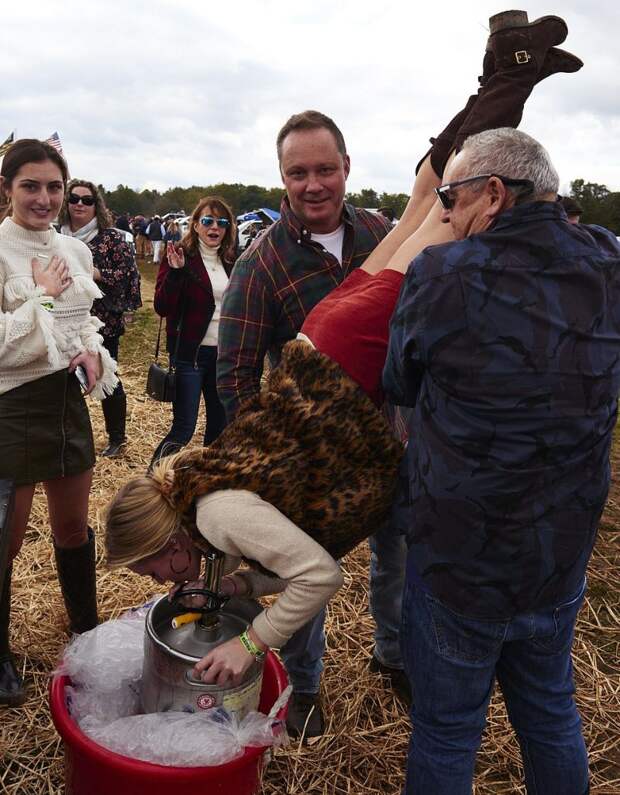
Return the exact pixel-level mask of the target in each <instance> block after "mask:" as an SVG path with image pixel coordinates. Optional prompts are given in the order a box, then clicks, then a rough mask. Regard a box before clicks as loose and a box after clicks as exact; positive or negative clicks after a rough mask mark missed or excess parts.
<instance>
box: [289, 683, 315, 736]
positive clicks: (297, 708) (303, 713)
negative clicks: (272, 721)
mask: <svg viewBox="0 0 620 795" xmlns="http://www.w3.org/2000/svg"><path fill="white" fill-rule="evenodd" d="M286 728H287V729H288V733H289V734H290V736H291V737H301V736H302V735H303V736H304V737H305V738H310V737H320V736H321V735H322V734H323V729H324V726H323V713H322V712H321V702H320V699H319V694H318V693H295V692H293V694H292V695H291V698H290V701H289V702H288V714H287V716H286Z"/></svg>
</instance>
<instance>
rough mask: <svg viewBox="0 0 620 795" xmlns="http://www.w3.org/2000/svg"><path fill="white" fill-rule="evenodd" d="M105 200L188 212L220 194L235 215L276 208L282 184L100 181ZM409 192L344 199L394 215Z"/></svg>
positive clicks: (122, 206) (128, 208) (143, 209)
mask: <svg viewBox="0 0 620 795" xmlns="http://www.w3.org/2000/svg"><path fill="white" fill-rule="evenodd" d="M99 188H100V190H101V191H102V193H103V195H104V197H105V200H106V204H107V205H108V207H109V208H110V209H111V210H114V212H117V213H128V214H129V215H144V216H147V217H151V216H153V215H155V214H158V215H164V214H165V213H167V212H172V211H176V210H184V211H185V212H186V213H188V214H189V213H190V212H191V211H192V210H193V209H194V207H195V206H196V205H197V204H198V202H199V200H200V199H201V198H202V197H203V196H209V195H214V196H221V197H222V199H224V200H225V201H226V202H228V204H230V206H231V207H232V209H233V212H234V213H235V215H240V214H241V213H245V212H248V211H249V210H255V209H256V208H257V207H270V208H271V209H272V210H279V209H280V202H281V201H282V197H283V196H284V188H262V187H260V186H259V185H241V184H239V183H233V184H228V183H225V182H221V183H218V184H217V185H205V186H200V185H192V187H191V188H169V189H168V190H166V191H164V192H163V193H160V192H159V191H157V190H143V191H136V190H133V188H129V187H127V185H118V186H117V187H116V189H115V190H111V191H109V190H106V189H105V188H104V187H103V186H102V185H100V186H99ZM408 199H409V196H407V195H406V194H405V193H377V192H376V191H374V190H372V189H364V190H362V191H360V192H359V193H347V195H346V200H347V201H348V202H350V203H351V204H353V205H355V206H356V207H392V208H393V210H394V212H395V213H396V215H397V216H400V215H401V214H402V212H403V210H404V209H405V205H406V204H407V201H408Z"/></svg>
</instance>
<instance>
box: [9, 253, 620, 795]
mask: <svg viewBox="0 0 620 795" xmlns="http://www.w3.org/2000/svg"><path fill="white" fill-rule="evenodd" d="M142 273H143V301H144V307H143V308H142V309H141V310H140V311H139V312H138V313H137V315H136V319H135V321H134V323H133V324H132V325H131V326H130V327H129V329H128V333H127V334H126V335H125V338H124V339H123V343H122V347H121V354H120V363H121V368H120V370H121V374H122V379H123V382H124V384H125V390H126V392H127V394H128V406H129V416H128V437H129V444H128V448H127V452H126V454H125V456H124V457H123V458H121V459H118V460H113V461H108V460H105V459H98V460H97V465H96V468H95V479H94V484H93V491H92V502H91V523H92V525H93V526H94V528H95V530H96V532H97V533H98V544H99V554H100V560H99V571H98V588H99V602H100V615H101V618H102V619H108V618H111V617H114V616H117V615H119V614H120V613H121V612H122V611H123V610H125V609H126V608H128V607H130V606H134V605H137V604H141V603H143V602H144V601H145V600H146V599H147V598H148V597H149V596H151V595H152V594H153V593H157V592H158V591H157V589H156V588H155V586H154V584H152V583H151V582H150V581H147V580H145V579H142V578H139V577H137V576H135V575H132V574H131V573H129V572H127V571H122V572H109V571H107V570H106V569H105V566H104V563H103V560H102V559H101V551H102V547H101V535H102V533H101V531H102V513H103V510H104V507H105V505H106V503H107V501H108V500H109V498H110V497H111V495H112V494H113V493H114V491H115V489H116V488H118V486H119V485H120V484H121V483H122V482H123V481H124V480H125V479H126V478H128V477H129V476H130V475H131V474H133V473H138V472H141V471H143V470H144V469H145V468H146V465H147V464H148V462H149V460H150V457H151V455H152V452H153V450H154V448H155V446H156V445H157V443H158V442H159V440H160V439H161V438H162V436H163V435H164V434H165V432H166V431H167V429H168V424H169V420H170V407H169V406H167V405H160V404H157V403H154V402H152V401H150V400H149V399H147V398H146V397H145V396H144V384H145V377H146V371H147V366H148V362H149V361H150V357H151V355H152V351H153V348H154V341H155V336H156V333H157V323H156V317H155V315H154V313H153V310H152V292H153V282H154V275H155V274H154V269H153V266H152V265H148V264H147V265H145V266H143V268H142ZM91 409H92V411H91V414H92V418H93V426H94V429H95V440H96V446H97V449H98V450H100V449H101V448H102V447H103V446H104V444H105V439H104V433H103V423H102V415H101V409H100V407H99V406H98V405H97V404H96V403H95V402H94V401H93V402H91ZM200 434H201V428H200V427H199V428H198V433H197V437H196V439H197V440H198V441H199V439H200V438H201V436H200ZM613 464H614V470H615V473H616V477H617V478H619V480H618V482H614V485H613V488H612V491H611V494H610V498H609V502H608V505H607V509H606V511H605V514H604V517H603V522H602V526H601V531H600V537H599V540H598V544H597V547H596V551H595V553H594V556H593V558H592V561H591V565H590V570H589V595H588V598H587V602H586V605H585V607H584V609H583V610H582V613H581V615H580V618H579V621H578V627H577V637H576V642H575V655H574V658H575V669H576V679H577V700H578V703H579V706H580V709H581V712H582V716H583V720H584V731H585V735H586V741H587V744H588V748H589V751H590V759H591V771H592V793H594V794H595V795H617V793H618V792H620V750H619V746H620V733H619V731H618V727H619V726H620V656H619V647H620V555H619V546H618V542H619V538H620V443H616V445H615V448H614V452H613ZM51 550H52V547H51V538H50V533H49V529H48V522H47V516H46V508H45V502H44V500H43V499H42V493H41V492H40V491H37V496H36V501H35V506H34V510H33V513H32V517H31V523H30V528H29V531H28V535H27V538H26V543H25V545H24V548H23V550H22V554H21V555H20V557H19V559H18V561H17V563H16V567H15V573H14V593H13V620H12V645H13V649H14V652H15V654H16V658H17V661H18V663H19V665H20V668H21V670H22V672H23V674H24V678H25V680H26V682H27V683H28V686H29V699H28V701H27V703H26V705H25V707H23V708H21V709H19V710H17V709H15V710H9V709H4V710H2V708H1V707H0V710H1V711H0V760H1V761H0V793H6V794H7V795H43V793H49V795H56V794H57V793H62V792H64V784H63V753H62V745H61V742H60V739H59V737H58V736H57V734H56V732H55V730H54V727H53V725H52V723H51V719H50V716H49V711H48V707H47V685H48V681H49V676H50V673H51V672H52V671H53V669H54V667H55V665H56V662H57V659H58V656H59V654H60V653H61V651H62V648H63V646H64V645H65V643H66V642H67V639H68V637H67V632H66V617H65V614H64V609H63V607H62V601H61V597H60V592H59V588H58V583H57V579H56V573H55V569H54V563H53V555H52V551H51ZM344 572H345V579H346V582H345V586H344V587H343V588H342V590H341V591H340V593H339V594H338V595H337V597H336V598H334V600H333V601H332V602H331V604H330V605H329V609H328V621H327V653H326V656H325V674H324V678H323V691H322V697H323V702H324V708H325V714H326V717H327V724H328V725H327V732H326V734H325V736H324V737H322V738H320V739H319V740H317V741H316V742H315V743H314V744H312V745H310V746H308V747H300V746H298V745H296V744H291V745H289V746H288V748H286V749H282V750H280V751H278V752H277V753H276V755H275V758H274V759H273V761H272V762H271V764H270V765H269V767H268V768H267V771H266V773H265V776H264V781H263V788H262V790H261V792H262V795H398V793H400V791H401V787H402V782H403V771H404V766H405V756H406V749H407V742H408V737H409V722H408V718H407V716H406V714H405V713H404V711H403V709H402V708H401V706H400V705H399V704H398V703H397V702H395V701H394V699H393V697H392V695H391V692H390V691H389V690H387V689H385V687H384V686H383V683H382V682H381V680H380V679H377V677H376V675H372V674H369V673H368V671H367V666H368V661H369V658H370V653H371V649H372V622H371V620H370V618H369V616H368V609H367V587H366V583H367V576H368V550H367V547H366V546H365V545H364V546H362V547H360V548H358V549H357V550H356V551H355V552H354V553H353V554H352V555H350V556H348V557H347V558H346V560H345V561H344ZM520 781H521V769H520V761H519V752H518V748H517V745H516V743H515V741H514V738H513V735H512V732H511V730H510V727H509V725H508V722H507V719H506V714H505V711H504V708H503V704H502V702H501V698H499V697H497V696H496V697H495V698H494V699H493V703H492V707H491V711H490V716H489V725H488V729H487V731H486V734H485V737H484V741H483V745H482V749H481V752H480V755H479V760H478V766H477V778H476V789H475V792H476V795H504V794H505V795H508V794H509V793H510V795H513V793H519V792H524V789H523V787H522V786H521V785H520ZM84 795H86V794H84ZM171 795H174V793H171ZM196 795H200V793H199V792H198V791H197V792H196ZM230 795H235V794H234V793H230Z"/></svg>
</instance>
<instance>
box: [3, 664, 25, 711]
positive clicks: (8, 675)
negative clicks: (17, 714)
mask: <svg viewBox="0 0 620 795" xmlns="http://www.w3.org/2000/svg"><path fill="white" fill-rule="evenodd" d="M25 700H26V693H25V691H24V683H23V682H22V678H21V676H20V675H19V674H18V673H17V669H16V668H15V664H14V663H13V658H12V657H11V655H10V654H3V655H1V656H0V704H6V706H7V707H18V706H19V705H20V704H23V703H24V701H25Z"/></svg>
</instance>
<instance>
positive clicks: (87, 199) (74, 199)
mask: <svg viewBox="0 0 620 795" xmlns="http://www.w3.org/2000/svg"><path fill="white" fill-rule="evenodd" d="M80 202H82V204H83V205H84V206H86V207H92V206H93V204H94V203H95V197H94V196H78V195H77V193H70V194H69V204H79V203H80Z"/></svg>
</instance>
